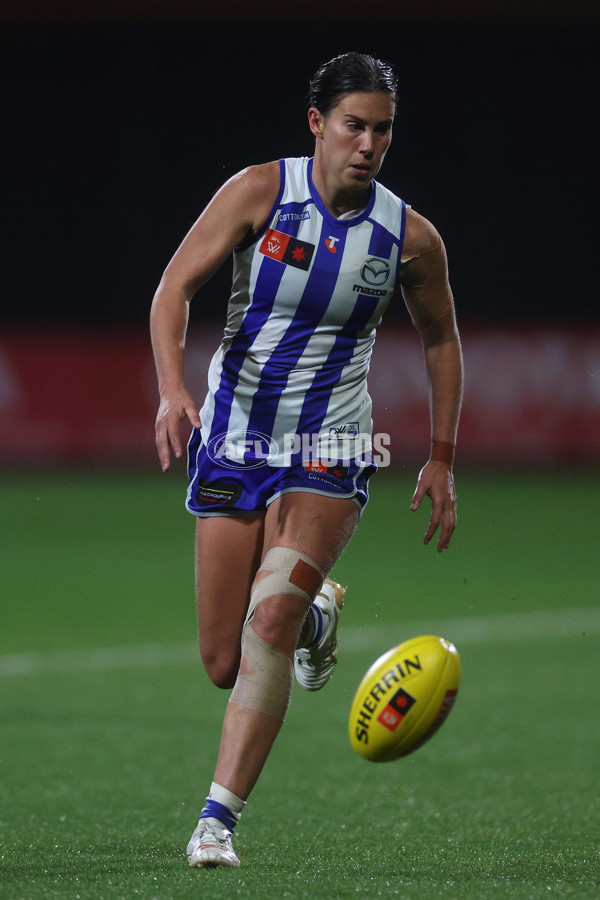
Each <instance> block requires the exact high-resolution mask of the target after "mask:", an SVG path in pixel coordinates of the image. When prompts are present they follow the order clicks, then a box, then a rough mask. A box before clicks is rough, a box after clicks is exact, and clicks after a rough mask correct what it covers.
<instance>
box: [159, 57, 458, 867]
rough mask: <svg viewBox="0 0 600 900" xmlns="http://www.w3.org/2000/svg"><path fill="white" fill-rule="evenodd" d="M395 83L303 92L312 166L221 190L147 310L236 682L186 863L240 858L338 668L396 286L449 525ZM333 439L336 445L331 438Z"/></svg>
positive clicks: (434, 520) (209, 666)
mask: <svg viewBox="0 0 600 900" xmlns="http://www.w3.org/2000/svg"><path fill="white" fill-rule="evenodd" d="M396 87H397V82H396V78H395V76H394V73H393V72H392V70H391V68H390V67H389V65H387V63H384V62H382V61H381V60H378V59H375V58H373V57H370V56H367V55H364V54H359V53H347V54H343V55H342V56H339V57H336V58H335V59H332V60H331V61H329V62H327V63H325V64H324V65H323V66H321V67H320V69H319V70H318V71H317V73H316V74H315V76H314V78H313V79H312V81H311V85H310V102H309V110H308V126H309V128H310V131H311V132H312V134H313V136H314V139H315V149H314V157H313V158H311V159H308V158H297V159H285V160H278V161H273V162H268V163H266V164H264V165H257V166H251V167H250V168H247V169H244V170H243V171H241V172H240V173H239V174H237V175H235V176H234V177H233V178H231V179H230V180H229V181H228V182H227V183H226V184H225V185H224V186H223V187H222V188H221V189H220V191H219V192H218V193H217V194H216V195H215V197H214V198H213V200H212V201H211V202H210V203H209V204H208V206H207V208H206V209H205V210H204V212H203V213H202V214H201V216H200V218H199V219H198V220H197V222H196V223H195V225H194V226H193V227H192V229H191V231H190V232H189V233H188V235H187V236H186V237H185V239H184V240H183V242H182V244H181V246H180V247H179V249H178V250H177V252H176V253H175V255H174V257H173V259H172V260H171V261H170V263H169V265H168V266H167V268H166V270H165V273H164V275H163V278H162V280H161V282H160V285H159V287H158V289H157V292H156V295H155V298H154V302H153V306H152V313H151V331H152V341H153V348H154V354H155V360H156V368H157V374H158V384H159V393H160V405H159V410H158V415H157V421H156V442H157V447H158V455H159V459H160V462H161V465H162V468H163V470H167V469H168V468H169V465H170V459H171V453H172V452H173V453H174V455H175V456H176V457H180V456H181V455H182V452H183V451H182V445H181V440H180V423H181V421H182V420H183V419H187V420H188V421H189V423H190V425H191V426H192V435H191V438H190V442H189V447H188V468H189V487H188V493H187V501H186V506H187V509H188V510H189V511H190V512H191V513H192V514H193V515H195V516H196V593H197V609H198V625H199V641H200V651H201V655H202V660H203V663H204V666H205V667H206V670H207V672H208V674H209V676H210V678H211V679H212V681H213V682H214V683H215V684H216V685H218V686H219V687H222V688H227V689H232V692H231V695H230V699H229V703H228V705H227V708H226V712H225V717H224V723H223V730H222V738H221V745H220V750H219V754H218V759H217V764H216V770H215V775H214V781H213V784H212V786H211V788H210V792H209V795H208V797H207V800H206V805H205V807H204V809H203V810H202V813H201V816H200V821H199V824H198V827H197V828H196V830H195V831H194V833H193V835H192V838H191V840H190V842H189V845H188V848H187V854H188V860H189V864H190V865H191V866H198V867H202V866H237V865H239V859H238V857H237V855H236V853H235V851H234V849H233V846H232V841H231V837H232V832H233V829H234V827H235V825H236V823H237V821H238V819H239V817H240V814H241V812H242V809H243V807H244V805H245V803H246V800H247V798H248V795H249V794H250V792H251V791H252V788H253V787H254V785H255V783H256V781H257V779H258V777H259V775H260V772H261V770H262V768H263V766H264V763H265V761H266V759H267V757H268V755H269V752H270V750H271V747H272V745H273V742H274V740H275V738H276V736H277V734H278V732H279V730H280V728H281V725H282V723H283V721H284V719H285V715H286V712H287V709H288V706H289V702H290V697H291V691H292V682H293V676H294V672H295V675H296V680H297V681H299V683H300V684H301V685H302V687H304V688H306V689H307V690H319V689H320V688H322V687H323V685H324V684H325V683H326V682H327V680H328V679H329V678H330V676H331V674H332V671H333V667H334V665H335V662H336V649H337V641H336V628H337V622H338V616H339V611H340V609H341V607H342V604H343V594H344V589H343V588H341V586H340V585H338V584H336V583H334V582H332V581H329V580H328V579H327V575H328V573H329V572H330V570H331V569H332V567H333V565H334V563H335V562H336V560H337V559H338V558H339V556H340V555H341V553H342V552H343V550H344V548H345V546H346V544H347V542H348V540H349V539H350V536H351V535H352V533H353V531H354V528H355V527H356V524H357V522H358V519H359V516H360V514H361V511H362V510H363V508H364V506H365V504H366V502H367V499H368V487H367V484H368V480H369V477H370V475H371V474H372V473H373V472H374V471H375V469H376V465H375V464H374V462H373V458H372V455H371V453H370V451H369V446H368V441H367V443H365V440H364V438H365V435H367V437H369V436H370V434H371V429H372V422H371V401H370V398H369V395H368V393H367V381H366V375H367V371H368V368H369V360H370V354H371V350H372V346H373V341H374V337H375V329H376V327H377V325H378V324H379V322H380V320H381V316H382V314H383V312H384V310H385V308H386V306H387V305H388V303H389V302H390V301H392V299H393V298H396V297H397V296H398V295H399V294H401V295H402V297H403V300H404V302H405V304H406V306H407V308H408V311H409V313H410V316H411V318H412V320H413V322H414V325H415V326H416V328H417V331H418V333H419V335H420V337H421V340H422V343H423V347H424V354H425V362H426V370H427V375H428V378H429V384H430V408H431V409H430V411H431V450H430V455H429V459H428V460H427V462H426V463H425V465H424V466H423V468H422V469H421V472H420V474H419V477H418V482H417V487H416V490H415V493H414V497H413V500H412V506H411V508H412V509H413V510H416V509H418V507H419V506H420V504H421V502H422V500H423V499H424V497H425V496H426V495H427V496H428V497H430V499H431V503H432V513H431V518H430V522H429V526H428V528H427V532H426V535H425V543H426V544H427V543H429V542H430V541H431V539H432V538H433V536H434V534H436V532H438V529H439V537H438V543H437V548H438V551H440V552H441V551H442V550H444V549H446V548H447V547H448V545H449V543H450V539H451V537H452V533H453V530H454V526H455V522H456V495H455V490H454V484H453V476H452V466H453V461H454V447H455V442H456V432H457V425H458V418H459V411H460V404H461V393H462V363H461V350H460V343H459V336H458V332H457V328H456V323H455V317H454V304H453V299H452V293H451V290H450V286H449V283H448V275H447V265H446V255H445V250H444V245H443V243H442V240H441V238H440V236H439V234H438V232H437V231H436V229H435V228H434V227H433V225H431V224H430V223H429V222H428V221H427V220H426V219H424V218H423V217H422V216H420V215H419V214H418V213H416V212H414V211H413V210H411V209H409V208H407V206H406V204H405V203H404V202H403V201H402V200H401V199H399V198H398V197H396V196H395V195H394V194H392V193H391V192H390V191H388V190H387V189H386V188H384V187H383V186H382V185H381V184H379V183H378V182H376V181H375V179H376V176H377V174H378V172H379V169H380V167H381V164H382V163H383V160H384V157H385V155H386V153H387V151H388V149H389V146H390V142H391V139H392V126H393V122H394V116H395V113H396ZM231 254H233V259H234V273H233V285H232V292H231V297H230V300H229V306H228V310H227V324H226V327H225V332H224V337H223V340H222V342H221V345H220V347H219V349H218V350H217V352H216V354H215V356H214V357H213V360H212V362H211V365H210V369H209V376H208V393H207V395H206V399H205V400H204V404H203V406H202V408H201V409H200V411H198V406H197V404H196V402H195V400H194V399H193V398H192V397H191V396H190V394H189V393H188V391H187V389H186V386H185V384H184V378H183V355H184V345H185V337H186V330H187V323H188V310H189V304H190V302H191V300H192V298H193V296H194V295H195V294H196V292H197V291H198V289H199V288H200V287H201V286H202V285H203V284H205V283H206V281H207V280H208V279H209V278H210V277H211V275H212V274H213V273H214V272H215V271H216V270H217V269H218V268H219V267H220V266H221V265H223V263H224V262H225V260H226V259H228V258H229V256H230V255H231ZM340 436H341V437H342V438H343V440H340Z"/></svg>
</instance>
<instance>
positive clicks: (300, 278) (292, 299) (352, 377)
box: [200, 157, 406, 466]
mask: <svg viewBox="0 0 600 900" xmlns="http://www.w3.org/2000/svg"><path fill="white" fill-rule="evenodd" d="M312 162H313V161H312V159H308V158H306V157H302V158H298V159H286V160H280V171H281V187H280V192H279V196H278V198H277V200H276V202H275V205H274V207H273V209H272V211H271V213H270V215H269V218H268V220H267V222H266V223H265V226H264V228H263V230H262V231H261V232H260V233H259V234H258V235H257V236H256V237H255V238H254V240H253V241H252V242H251V243H249V244H247V245H244V246H241V247H238V248H237V249H236V251H235V254H234V273H233V285H232V293H231V298H230V301H229V307H228V313H227V325H226V328H225V333H224V337H223V340H222V342H221V345H220V347H219V349H218V351H217V352H216V354H215V355H214V357H213V359H212V361H211V364H210V368H209V373H208V387H209V390H208V394H207V396H206V399H205V402H204V405H203V407H202V409H201V411H200V418H201V420H202V440H203V443H204V444H205V445H207V446H208V445H209V443H210V442H211V441H212V442H214V441H215V439H217V438H218V437H219V436H222V435H226V434H236V435H240V434H249V435H252V434H256V433H259V434H261V435H266V436H268V437H269V438H270V439H271V440H272V442H273V444H272V446H273V447H274V448H275V452H274V453H273V454H272V456H271V458H270V460H269V464H270V465H273V466H281V465H284V464H286V459H285V458H284V452H283V449H284V443H285V435H290V434H295V435H313V436H314V435H319V436H320V437H321V438H322V439H324V440H326V439H328V438H329V437H330V436H332V435H335V434H350V435H352V434H354V433H361V434H363V435H364V434H370V433H371V429H372V420H371V399H370V397H369V395H368V392H367V373H368V370H369V362H370V357H371V352H372V349H373V343H374V340H375V329H376V327H377V325H378V324H379V323H380V321H381V317H382V315H383V312H384V311H385V309H386V307H387V305H388V303H389V301H390V299H391V297H392V295H393V293H394V290H395V288H396V284H397V279H398V272H399V268H400V257H401V252H402V243H403V239H404V229H405V223H406V205H405V203H404V201H402V200H400V199H399V198H398V197H396V196H395V195H394V194H392V193H391V192H390V191H388V190H387V189H386V188H385V187H383V186H382V185H380V184H379V183H377V182H374V181H373V182H372V183H371V197H370V200H369V203H368V205H367V207H366V208H365V209H363V210H361V211H360V212H359V213H358V214H357V215H356V216H354V217H353V218H342V219H336V218H335V217H334V216H333V215H332V214H331V213H330V212H329V211H328V210H327V209H326V207H325V205H324V204H323V202H322V200H321V198H320V197H319V195H318V193H317V192H316V190H315V187H314V185H313V182H312V177H311V173H312ZM249 447H250V444H249ZM247 456H248V457H251V456H252V451H251V450H250V449H249V450H248V453H247ZM247 461H250V460H249V459H248V460H247Z"/></svg>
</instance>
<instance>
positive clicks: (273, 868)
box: [0, 471, 600, 900]
mask: <svg viewBox="0 0 600 900" xmlns="http://www.w3.org/2000/svg"><path fill="white" fill-rule="evenodd" d="M413 474H416V473H410V475H398V474H397V475H392V474H390V473H385V472H381V473H379V474H378V476H377V477H376V478H375V479H374V481H373V486H372V500H371V505H370V507H369V509H368V511H367V513H366V514H365V516H364V519H363V521H362V522H361V524H360V526H359V529H358V530H357V532H356V535H355V536H354V538H353V540H352V543H351V545H350V548H349V549H348V551H347V552H346V554H345V555H344V557H343V558H342V560H341V561H340V563H339V564H338V566H337V568H336V572H335V574H336V576H337V577H338V578H339V579H340V580H342V581H344V582H346V583H348V584H349V585H350V590H349V592H348V602H347V606H346V609H345V610H344V614H343V617H342V627H341V632H340V645H341V647H340V663H339V666H338V670H337V672H336V675H335V677H334V679H333V680H332V682H331V683H330V684H329V685H328V686H327V688H326V689H325V690H324V691H323V692H321V693H319V694H315V695H308V694H306V693H304V692H302V691H301V690H300V689H299V688H298V687H297V686H296V688H295V690H294V697H293V700H292V708H291V710H290V713H289V715H288V720H287V722H286V724H285V726H284V729H283V731H282V734H281V736H280V738H279V739H278V742H277V744H276V747H275V749H274V751H273V754H272V756H271V758H270V759H269V762H268V764H267V768H266V769H265V772H264V774H263V776H262V778H261V781H260V782H259V784H258V786H257V788H256V789H255V791H254V793H253V795H252V797H251V801H250V803H249V804H248V807H247V809H246V810H245V812H244V815H243V817H242V821H241V824H240V825H239V827H238V833H237V835H236V839H235V846H236V849H237V851H238V853H239V855H240V857H241V859H242V868H240V869H231V870H195V871H192V870H189V869H188V868H187V865H186V861H185V858H184V850H185V845H186V843H187V840H188V838H189V835H190V833H191V831H192V829H193V827H194V825H195V822H196V819H197V816H198V813H199V810H200V808H201V806H202V804H203V800H204V797H205V795H206V792H207V789H208V786H209V784H210V781H211V778H212V772H213V767H214V760H215V756H216V752H217V747H218V741H219V731H220V723H221V719H222V713H223V708H224V704H225V702H226V694H225V693H223V692H220V691H218V690H217V689H216V688H214V687H212V686H211V685H210V683H209V682H208V679H207V678H206V676H205V675H204V673H203V670H202V668H201V665H200V663H199V661H198V659H197V655H196V651H195V648H194V640H195V619H194V602H193V585H192V579H193V573H192V543H193V522H192V521H191V519H190V517H189V516H188V515H187V514H186V513H185V512H184V511H183V510H182V505H181V501H182V483H181V480H180V479H178V478H177V477H175V478H174V477H173V476H172V475H170V476H167V477H161V476H160V474H157V475H145V474H142V475H131V474H127V475H123V474H122V475H118V474H98V475H97V476H95V477H91V476H89V475H87V476H86V475H83V474H80V473H79V474H78V473H75V474H62V475H54V476H52V475H48V474H33V473H30V474H25V473H20V474H11V475H10V476H8V475H5V477H3V478H1V479H0V491H1V495H2V508H3V516H2V520H3V524H2V529H3V532H4V533H3V535H2V541H1V543H0V548H1V549H0V552H1V554H2V572H3V578H2V595H3V614H2V627H1V634H0V665H1V666H2V668H1V669H0V713H1V725H2V740H1V745H0V760H1V762H0V767H1V768H0V771H1V773H2V779H1V786H0V841H1V847H0V864H1V869H0V897H2V900H13V898H15V900H16V898H18V900H30V898H31V900H34V898H37V897H53V896H57V897H73V898H76V897H81V898H86V900H87V898H89V900H95V898H131V897H142V898H160V900H163V898H177V900H185V898H188V897H190V898H191V897H194V898H196V897H198V896H210V897H211V898H231V897H236V896H244V897H248V898H252V897H257V898H258V897H267V898H271V897H273V898H279V897H294V898H300V897H307V898H308V897H310V898H331V897H354V896H356V895H357V894H366V895H369V896H401V897H404V898H409V900H421V898H422V900H429V898H432V897H447V898H457V900H459V898H460V900H463V898H473V900H486V898H496V897H511V898H538V897H571V896H573V897H589V898H592V897H594V898H595V897H598V896H599V894H600V891H599V888H598V881H599V875H598V857H597V847H598V842H597V841H598V817H597V805H596V804H597V788H598V766H597V764H598V758H599V749H600V742H599V740H598V738H599V734H600V725H599V722H598V716H597V705H596V697H597V684H598V681H597V660H598V648H599V632H600V621H599V618H598V614H597V613H596V614H594V613H593V612H591V608H592V607H597V593H598V584H599V583H600V564H599V562H598V553H597V548H596V547H595V541H594V539H593V535H594V534H595V533H596V531H597V522H596V519H597V514H596V510H595V507H594V505H593V504H592V503H591V502H590V498H591V497H593V496H594V495H596V494H597V492H598V489H599V487H600V475H599V474H598V473H590V472H585V473H584V472H580V473H569V472H558V471H557V472H553V473H538V474H531V473H522V474H518V473H516V474H501V475H492V474H491V473H481V474H464V473H460V472H459V483H458V489H459V496H460V518H459V530H458V531H457V533H456V535H455V537H454V542H453V546H452V548H451V550H450V551H449V552H447V553H445V554H443V555H442V556H439V555H438V554H437V553H436V552H435V549H434V548H433V547H429V548H425V547H423V545H422V543H421V538H422V534H423V533H424V531H425V527H426V514H425V512H424V511H421V512H419V513H416V514H415V513H410V512H409V510H408V507H409V503H410V497H411V494H412V490H413V487H414V484H413ZM577 610H580V612H577ZM581 610H584V612H581ZM495 617H498V618H497V619H496V618H495ZM556 622H558V623H559V624H558V627H556ZM486 623H487V630H486V628H483V630H482V625H486ZM520 623H523V626H524V627H523V628H522V627H521V626H520ZM415 629H418V630H415ZM425 631H432V632H433V633H442V634H444V636H445V637H448V638H449V639H451V640H455V642H456V644H457V647H458V649H459V651H460V653H461V658H462V663H463V681H462V685H461V690H460V693H459V697H458V701H457V704H456V706H455V709H454V710H453V712H452V714H451V716H450V718H449V720H448V722H447V723H446V724H445V725H444V727H443V728H442V730H441V731H440V733H439V734H438V735H436V736H435V738H434V739H433V740H432V741H431V742H430V743H429V744H427V745H426V746H424V747H423V748H421V749H420V750H419V751H418V752H417V753H415V754H414V755H412V756H409V757H407V758H406V759H404V760H401V761H398V762H394V763H386V764H379V765H378V764H373V763H368V762H366V761H364V760H362V759H360V758H359V757H358V756H356V755H355V754H353V753H352V751H351V749H350V746H349V743H348V739H347V732H346V729H347V716H348V711H349V707H350V703H351V699H352V696H353V693H354V690H355V689H356V687H357V685H358V682H359V681H360V678H361V677H362V675H363V674H364V671H365V670H366V668H367V667H368V665H370V663H371V662H372V661H373V660H374V659H375V658H376V657H377V656H378V655H380V653H382V652H384V651H385V650H387V649H389V647H391V646H393V645H394V644H396V643H399V642H400V641H402V640H405V639H407V638H408V637H412V636H414V635H415V634H418V633H424V632H425ZM495 634H497V635H499V637H498V638H497V639H496V638H494V635H495ZM461 639H462V641H461ZM98 648H105V650H104V651H103V652H102V653H98ZM19 672H20V674H19Z"/></svg>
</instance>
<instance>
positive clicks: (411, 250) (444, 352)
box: [400, 210, 463, 553]
mask: <svg viewBox="0 0 600 900" xmlns="http://www.w3.org/2000/svg"><path fill="white" fill-rule="evenodd" d="M403 260H405V261H404V262H403V265H402V268H401V273H400V283H401V288H402V295H403V297H404V302H405V303H406V306H407V309H408V311H409V313H410V316H411V318H412V321H413V324H414V326H415V328H416V329H417V331H418V333H419V336H420V338H421V341H422V344H423V350H424V353H425V364H426V367H427V376H428V381H429V404H430V415H431V453H430V458H429V459H428V461H427V463H426V464H425V465H424V466H423V468H422V469H421V472H420V473H419V478H418V482H417V487H416V490H415V493H414V496H413V499H412V504H411V509H412V510H417V509H418V508H419V507H420V505H421V503H422V501H423V499H424V497H425V496H428V497H430V499H431V504H432V508H431V518H430V521H429V525H428V528H427V532H426V534H425V543H426V544H428V543H429V542H430V541H431V539H432V538H433V536H434V534H435V533H436V532H437V530H438V528H439V529H440V535H439V539H438V545H437V549H438V552H440V553H441V551H442V550H445V549H447V548H448V546H449V544H450V539H451V537H452V534H453V532H454V528H455V526H456V491H455V488H454V477H453V464H454V448H455V446H456V434H457V430H458V420H459V416H460V409H461V404H462V393H463V364H462V351H461V345H460V337H459V334H458V328H457V325H456V318H455V314H454V299H453V297H452V290H451V288H450V283H449V280H448V263H447V258H446V250H445V247H444V243H443V241H442V239H441V237H440V235H439V234H438V232H437V231H436V229H435V228H434V227H433V225H432V224H431V223H430V222H428V221H427V220H426V219H424V218H423V217H422V216H420V215H419V214H418V213H416V212H414V210H409V211H408V218H407V230H406V239H405V244H404V252H403Z"/></svg>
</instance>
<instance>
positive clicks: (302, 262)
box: [259, 228, 315, 271]
mask: <svg viewBox="0 0 600 900" xmlns="http://www.w3.org/2000/svg"><path fill="white" fill-rule="evenodd" d="M259 250H260V252H261V253H264V255H265V256H268V257H269V258H270V259H276V260H277V261H278V262H282V263H284V265H286V266H295V267H296V268H297V269H304V270H305V271H308V268H309V266H310V261H311V259H312V255H313V253H314V252H315V245H314V244H309V243H307V242H306V241H298V240H296V238H293V237H291V235H289V234H284V233H283V231H275V229H274V228H269V230H268V231H267V233H266V234H265V236H264V238H263V240H262V244H261V245H260V247H259Z"/></svg>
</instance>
